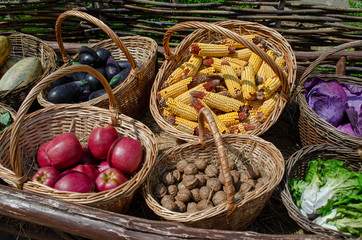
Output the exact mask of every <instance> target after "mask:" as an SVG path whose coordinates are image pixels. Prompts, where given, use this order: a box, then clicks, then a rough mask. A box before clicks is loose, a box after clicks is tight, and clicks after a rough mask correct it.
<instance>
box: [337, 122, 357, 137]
mask: <svg viewBox="0 0 362 240" xmlns="http://www.w3.org/2000/svg"><path fill="white" fill-rule="evenodd" d="M337 129H338V130H340V131H342V132H345V133H348V134H350V135H352V136H356V134H355V133H354V131H353V129H352V125H351V123H346V124H341V125H339V126H338V127H337Z"/></svg>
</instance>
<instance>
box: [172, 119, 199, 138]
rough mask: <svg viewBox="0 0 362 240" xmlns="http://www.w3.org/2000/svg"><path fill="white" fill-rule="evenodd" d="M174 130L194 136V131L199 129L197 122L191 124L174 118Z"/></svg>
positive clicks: (188, 121) (185, 120)
mask: <svg viewBox="0 0 362 240" xmlns="http://www.w3.org/2000/svg"><path fill="white" fill-rule="evenodd" d="M175 124H176V125H175V128H176V129H178V130H180V131H182V132H185V133H189V134H192V135H195V130H196V129H197V128H198V127H199V124H198V123H197V122H193V121H190V120H187V119H184V118H181V117H176V118H175Z"/></svg>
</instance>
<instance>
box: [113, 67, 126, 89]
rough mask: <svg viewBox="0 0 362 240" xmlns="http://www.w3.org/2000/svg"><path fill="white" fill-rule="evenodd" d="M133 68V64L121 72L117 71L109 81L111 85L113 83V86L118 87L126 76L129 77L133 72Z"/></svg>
mask: <svg viewBox="0 0 362 240" xmlns="http://www.w3.org/2000/svg"><path fill="white" fill-rule="evenodd" d="M131 70H132V68H131V66H129V67H127V68H125V69H123V70H122V71H120V72H119V73H117V74H116V75H115V76H114V77H113V78H112V79H111V81H109V85H111V88H115V87H117V86H118V85H119V84H121V83H122V82H123V81H124V80H126V78H127V77H128V74H129V73H130V72H131Z"/></svg>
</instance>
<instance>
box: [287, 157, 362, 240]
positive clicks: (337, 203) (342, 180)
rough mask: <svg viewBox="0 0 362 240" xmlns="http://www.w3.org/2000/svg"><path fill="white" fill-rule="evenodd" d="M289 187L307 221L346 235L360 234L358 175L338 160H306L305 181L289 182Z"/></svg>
mask: <svg viewBox="0 0 362 240" xmlns="http://www.w3.org/2000/svg"><path fill="white" fill-rule="evenodd" d="M289 188H290V192H291V194H292V197H293V200H294V202H295V203H296V205H297V206H298V207H299V208H300V211H301V213H302V214H303V215H305V216H306V217H308V219H310V220H312V221H313V222H315V223H316V224H319V225H321V226H322V227H326V228H330V229H334V230H337V231H340V232H342V233H345V234H348V235H353V236H357V237H360V236H361V235H362V174H358V173H356V172H354V171H352V170H348V169H346V168H345V167H344V166H343V162H342V161H339V160H335V159H331V160H327V161H323V160H322V159H320V158H318V159H316V160H313V161H310V162H309V163H308V169H307V171H306V173H305V178H304V179H300V178H291V179H289Z"/></svg>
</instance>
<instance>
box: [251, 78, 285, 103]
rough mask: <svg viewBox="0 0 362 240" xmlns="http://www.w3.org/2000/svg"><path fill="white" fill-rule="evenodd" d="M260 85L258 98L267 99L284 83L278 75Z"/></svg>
mask: <svg viewBox="0 0 362 240" xmlns="http://www.w3.org/2000/svg"><path fill="white" fill-rule="evenodd" d="M259 86H260V87H259ZM259 86H258V89H259V91H258V93H257V94H256V98H257V99H259V100H267V99H269V98H270V97H271V96H272V95H273V94H274V93H275V92H276V91H277V90H278V89H279V88H280V87H281V86H282V83H281V81H280V79H279V78H278V77H277V76H273V77H270V78H268V79H267V80H266V81H265V82H264V83H263V84H261V85H259Z"/></svg>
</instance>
